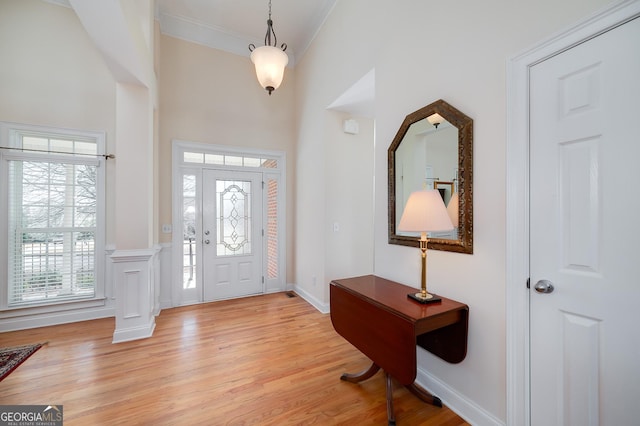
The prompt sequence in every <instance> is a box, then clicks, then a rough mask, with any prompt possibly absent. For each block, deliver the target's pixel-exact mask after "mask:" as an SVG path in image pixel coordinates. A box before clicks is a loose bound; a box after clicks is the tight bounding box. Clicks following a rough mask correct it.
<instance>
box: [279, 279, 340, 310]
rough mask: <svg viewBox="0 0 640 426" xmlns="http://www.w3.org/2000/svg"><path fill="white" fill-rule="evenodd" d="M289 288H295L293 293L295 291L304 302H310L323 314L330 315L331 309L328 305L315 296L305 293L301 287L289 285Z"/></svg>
mask: <svg viewBox="0 0 640 426" xmlns="http://www.w3.org/2000/svg"><path fill="white" fill-rule="evenodd" d="M287 288H293V291H295V292H296V293H297V294H298V296H300V297H302V298H303V299H304V300H306V301H307V302H309V304H310V305H311V306H313V307H314V308H316V309H317V310H318V311H320V312H321V313H323V314H328V313H329V312H330V308H329V305H328V304H327V303H323V302H321V301H320V300H318V299H317V298H316V297H314V296H313V295H311V294H310V293H308V292H307V291H305V290H304V289H303V288H301V287H300V286H299V285H296V284H287Z"/></svg>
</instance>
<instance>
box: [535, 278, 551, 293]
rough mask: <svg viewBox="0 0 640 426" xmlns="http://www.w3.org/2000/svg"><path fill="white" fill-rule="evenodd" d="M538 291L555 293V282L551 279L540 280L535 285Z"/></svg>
mask: <svg viewBox="0 0 640 426" xmlns="http://www.w3.org/2000/svg"><path fill="white" fill-rule="evenodd" d="M533 288H535V289H536V291H537V292H538V293H553V284H552V283H551V281H549V280H540V281H538V282H537V283H536V285H534V286H533Z"/></svg>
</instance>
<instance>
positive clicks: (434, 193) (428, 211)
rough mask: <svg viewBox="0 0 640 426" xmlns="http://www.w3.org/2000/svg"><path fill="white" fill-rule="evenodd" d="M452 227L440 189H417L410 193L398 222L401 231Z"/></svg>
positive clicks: (444, 229)
mask: <svg viewBox="0 0 640 426" xmlns="http://www.w3.org/2000/svg"><path fill="white" fill-rule="evenodd" d="M452 229H453V224H452V223H451V219H449V215H448V214H447V209H446V207H445V206H444V201H442V197H441V196H440V192H438V190H436V189H431V190H426V191H415V192H412V193H411V195H409V200H407V204H406V205H405V207H404V212H403V213H402V217H401V218H400V223H399V224H398V230H399V231H406V232H432V231H450V230H452Z"/></svg>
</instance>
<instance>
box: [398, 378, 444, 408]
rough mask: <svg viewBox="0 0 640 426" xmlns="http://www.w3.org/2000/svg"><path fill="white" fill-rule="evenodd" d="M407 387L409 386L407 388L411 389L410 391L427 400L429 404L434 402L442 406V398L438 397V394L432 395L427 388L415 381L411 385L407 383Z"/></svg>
mask: <svg viewBox="0 0 640 426" xmlns="http://www.w3.org/2000/svg"><path fill="white" fill-rule="evenodd" d="M406 387H407V389H409V391H410V392H411V393H412V394H414V395H415V396H417V397H418V398H420V399H421V400H423V401H424V402H426V403H428V404H433V405H435V406H436V407H442V401H441V400H440V398H438V397H437V396H434V395H431V393H429V392H427V391H426V390H424V389H422V388H421V387H420V386H418V385H416V384H415V383H412V384H410V385H406Z"/></svg>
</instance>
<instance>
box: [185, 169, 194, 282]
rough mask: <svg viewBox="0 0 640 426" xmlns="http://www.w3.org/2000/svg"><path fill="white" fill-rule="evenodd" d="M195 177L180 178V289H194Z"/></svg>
mask: <svg viewBox="0 0 640 426" xmlns="http://www.w3.org/2000/svg"><path fill="white" fill-rule="evenodd" d="M196 250H198V245H197V244H196V176H195V175H184V176H183V177H182V288H184V289H189V288H196V273H197V268H196Z"/></svg>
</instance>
